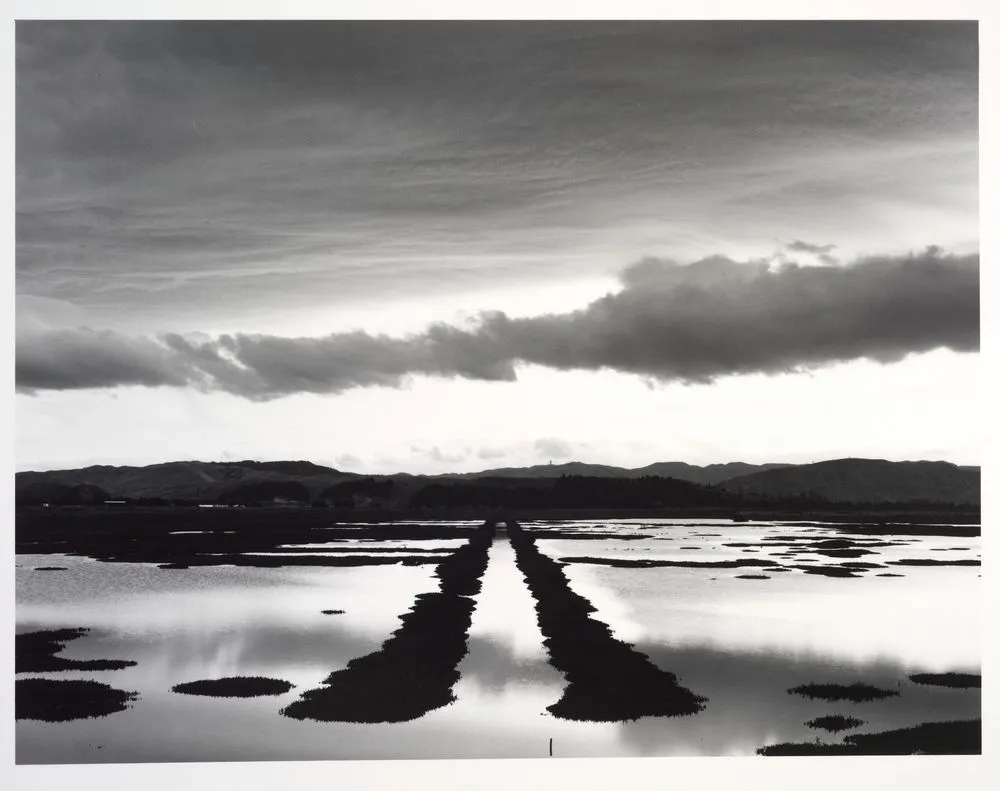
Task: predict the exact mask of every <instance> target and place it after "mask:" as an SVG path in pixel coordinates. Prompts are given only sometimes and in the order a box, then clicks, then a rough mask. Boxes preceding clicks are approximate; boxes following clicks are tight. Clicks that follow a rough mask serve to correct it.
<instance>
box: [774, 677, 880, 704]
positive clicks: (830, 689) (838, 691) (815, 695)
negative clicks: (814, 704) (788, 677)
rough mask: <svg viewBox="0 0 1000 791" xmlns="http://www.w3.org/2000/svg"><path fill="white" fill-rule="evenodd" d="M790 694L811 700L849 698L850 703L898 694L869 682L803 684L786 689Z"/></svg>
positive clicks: (864, 701) (865, 701)
mask: <svg viewBox="0 0 1000 791" xmlns="http://www.w3.org/2000/svg"><path fill="white" fill-rule="evenodd" d="M788 693H789V694H790V695H802V696H803V697H806V698H812V699H813V700H827V701H831V702H833V701H838V700H849V701H850V702H852V703H867V702H869V701H873V700H881V699H883V698H893V697H896V696H898V695H899V693H898V692H896V691H895V690H891V689H879V688H878V687H873V686H872V685H871V684H862V683H860V682H859V683H856V684H803V685H802V686H799V687H792V688H791V689H790V690H788Z"/></svg>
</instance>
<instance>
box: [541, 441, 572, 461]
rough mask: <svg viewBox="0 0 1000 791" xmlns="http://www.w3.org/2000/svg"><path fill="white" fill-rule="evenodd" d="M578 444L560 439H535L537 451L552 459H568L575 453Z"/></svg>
mask: <svg viewBox="0 0 1000 791" xmlns="http://www.w3.org/2000/svg"><path fill="white" fill-rule="evenodd" d="M575 447H576V446H575V445H573V444H572V443H570V442H564V441H563V440H560V439H551V438H546V439H539V440H535V451H536V452H537V453H539V454H541V455H542V456H547V457H548V458H551V459H568V458H570V457H571V456H572V455H573V454H574V453H575V450H574V448H575Z"/></svg>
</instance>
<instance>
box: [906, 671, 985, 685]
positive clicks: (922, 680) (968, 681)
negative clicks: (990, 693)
mask: <svg viewBox="0 0 1000 791" xmlns="http://www.w3.org/2000/svg"><path fill="white" fill-rule="evenodd" d="M909 679H910V681H912V682H914V683H915V684H930V685H933V686H936V687H953V688H955V689H971V688H976V689H978V688H979V687H981V686H982V685H983V677H982V676H981V675H979V674H978V673H914V674H913V675H912V676H910V677H909Z"/></svg>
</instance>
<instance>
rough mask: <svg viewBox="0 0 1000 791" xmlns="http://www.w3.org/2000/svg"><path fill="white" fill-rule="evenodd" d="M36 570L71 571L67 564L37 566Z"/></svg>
mask: <svg viewBox="0 0 1000 791" xmlns="http://www.w3.org/2000/svg"><path fill="white" fill-rule="evenodd" d="M35 571H69V569H68V568H66V567H65V566H35Z"/></svg>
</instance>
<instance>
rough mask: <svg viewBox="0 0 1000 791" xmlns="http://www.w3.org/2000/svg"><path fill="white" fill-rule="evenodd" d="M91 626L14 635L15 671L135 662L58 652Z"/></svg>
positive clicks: (101, 667)
mask: <svg viewBox="0 0 1000 791" xmlns="http://www.w3.org/2000/svg"><path fill="white" fill-rule="evenodd" d="M89 631H90V630H89V629H84V628H81V627H78V628H73V629H48V630H45V631H40V632H26V633H24V634H18V635H15V636H14V672H15V673H50V672H56V671H60V670H121V669H123V668H126V667H132V666H133V665H135V664H136V663H135V662H133V661H131V660H129V659H67V658H65V657H62V656H57V654H59V652H60V651H62V650H63V649H64V648H65V647H66V645H65V644H66V643H68V642H69V641H70V640H76V639H77V638H79V637H83V636H84V635H85V634H87V633H88V632H89Z"/></svg>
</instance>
